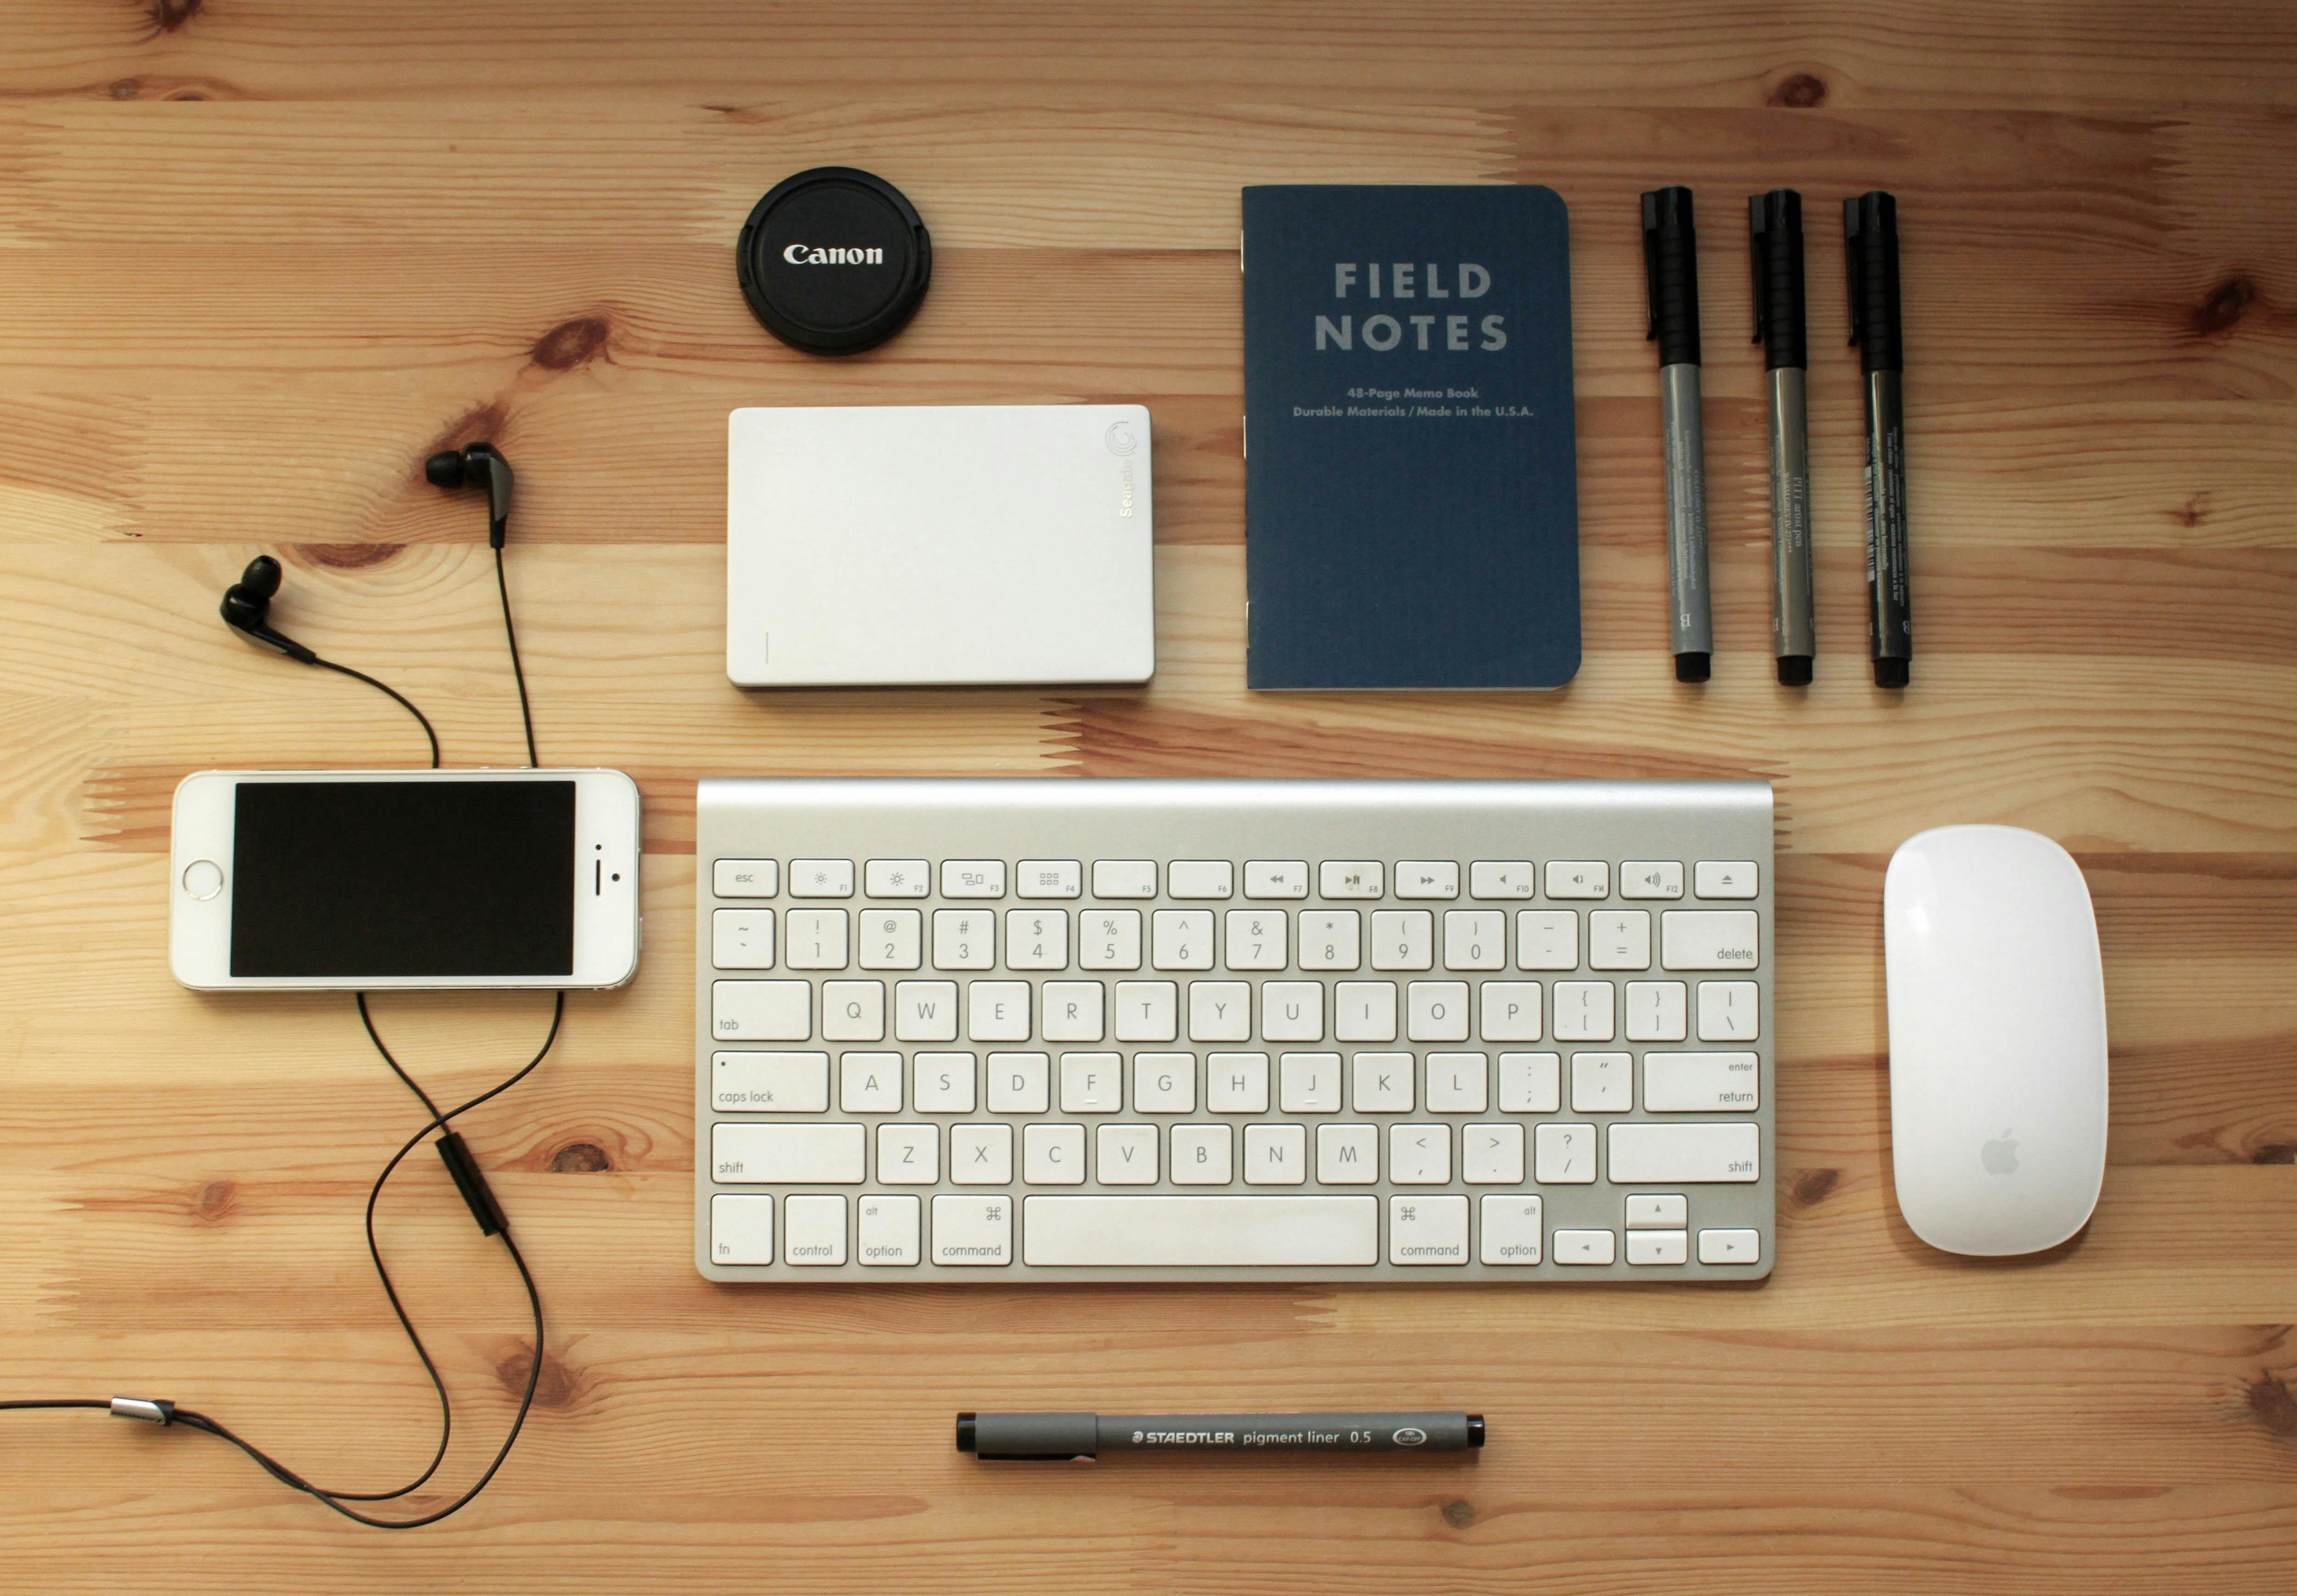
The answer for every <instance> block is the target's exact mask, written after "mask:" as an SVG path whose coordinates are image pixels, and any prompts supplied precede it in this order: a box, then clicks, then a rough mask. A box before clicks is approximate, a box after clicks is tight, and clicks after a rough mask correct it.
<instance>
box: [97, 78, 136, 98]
mask: <svg viewBox="0 0 2297 1596" xmlns="http://www.w3.org/2000/svg"><path fill="white" fill-rule="evenodd" d="M104 92H105V93H106V94H109V95H111V97H112V98H113V99H115V100H133V99H134V98H135V97H136V95H140V94H142V93H143V92H144V85H143V82H142V81H141V80H140V79H138V78H115V79H114V80H113V81H112V82H111V84H109V85H108V86H106V87H105V90H104Z"/></svg>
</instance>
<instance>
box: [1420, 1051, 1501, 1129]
mask: <svg viewBox="0 0 2297 1596" xmlns="http://www.w3.org/2000/svg"><path fill="white" fill-rule="evenodd" d="M1491 1073H1492V1065H1491V1060H1490V1059H1488V1058H1486V1057H1484V1056H1483V1055H1482V1054H1481V1053H1430V1054H1428V1113H1430V1114H1481V1113H1483V1112H1484V1108H1485V1106H1486V1102H1487V1101H1488V1099H1489V1096H1490V1086H1491Z"/></svg>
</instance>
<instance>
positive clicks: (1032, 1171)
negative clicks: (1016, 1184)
mask: <svg viewBox="0 0 2297 1596" xmlns="http://www.w3.org/2000/svg"><path fill="white" fill-rule="evenodd" d="M1021 1179H1022V1181H1024V1182H1025V1184H1027V1185H1031V1186H1082V1185H1083V1184H1084V1127H1083V1125H1024V1126H1023V1127H1022V1128H1021Z"/></svg>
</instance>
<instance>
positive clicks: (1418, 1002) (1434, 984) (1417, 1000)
mask: <svg viewBox="0 0 2297 1596" xmlns="http://www.w3.org/2000/svg"><path fill="white" fill-rule="evenodd" d="M1404 1035H1405V1036H1406V1037H1407V1038H1409V1039H1410V1040H1411V1041H1467V1040H1468V983H1466V982H1464V981H1415V982H1413V983H1412V984H1411V986H1410V987H1409V988H1407V989H1406V990H1405V992H1404Z"/></svg>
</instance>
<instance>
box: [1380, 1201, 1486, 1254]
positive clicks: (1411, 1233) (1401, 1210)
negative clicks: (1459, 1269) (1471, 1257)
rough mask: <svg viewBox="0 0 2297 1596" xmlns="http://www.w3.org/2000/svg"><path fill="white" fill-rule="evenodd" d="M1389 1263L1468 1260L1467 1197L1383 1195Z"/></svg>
mask: <svg viewBox="0 0 2297 1596" xmlns="http://www.w3.org/2000/svg"><path fill="white" fill-rule="evenodd" d="M1387 1261H1388V1262H1389V1263H1429V1264H1445V1263H1450V1264H1459V1263H1466V1262H1467V1261H1468V1199H1467V1198H1465V1197H1401V1196H1398V1197H1390V1198H1388V1199H1387Z"/></svg>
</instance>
